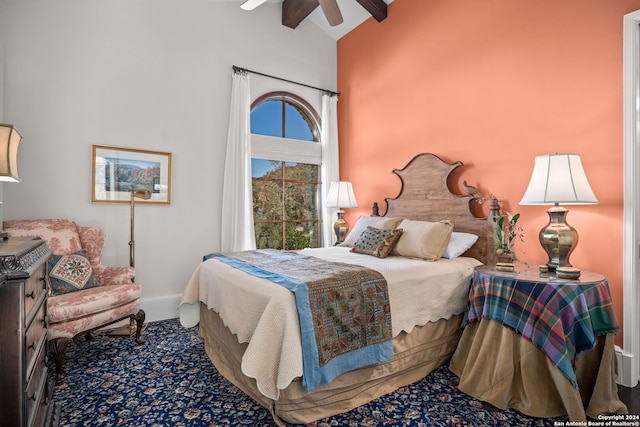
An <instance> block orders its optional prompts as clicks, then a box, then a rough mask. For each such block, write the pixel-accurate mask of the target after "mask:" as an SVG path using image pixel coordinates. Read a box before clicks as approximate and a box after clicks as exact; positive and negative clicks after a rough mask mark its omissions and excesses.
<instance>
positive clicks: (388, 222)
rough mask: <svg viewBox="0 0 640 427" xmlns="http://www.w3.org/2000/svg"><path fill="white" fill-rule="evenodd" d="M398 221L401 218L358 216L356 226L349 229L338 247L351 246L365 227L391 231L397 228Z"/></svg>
mask: <svg viewBox="0 0 640 427" xmlns="http://www.w3.org/2000/svg"><path fill="white" fill-rule="evenodd" d="M400 221H402V218H387V217H384V216H364V215H360V216H359V217H358V221H357V222H356V225H355V226H354V227H353V228H352V229H351V231H350V232H349V234H347V237H346V238H345V239H344V242H342V243H340V244H339V245H338V246H353V245H354V244H355V243H356V242H357V241H358V239H359V238H360V235H361V234H362V233H363V232H364V231H365V230H366V229H367V227H375V228H379V229H381V230H392V229H394V228H397V227H398V224H400Z"/></svg>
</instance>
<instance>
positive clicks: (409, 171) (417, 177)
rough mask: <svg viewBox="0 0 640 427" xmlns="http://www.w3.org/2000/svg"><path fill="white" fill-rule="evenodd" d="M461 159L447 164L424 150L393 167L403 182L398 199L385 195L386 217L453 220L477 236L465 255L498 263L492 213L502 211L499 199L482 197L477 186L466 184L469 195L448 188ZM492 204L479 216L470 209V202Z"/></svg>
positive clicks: (455, 224) (481, 260)
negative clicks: (487, 213) (403, 163)
mask: <svg viewBox="0 0 640 427" xmlns="http://www.w3.org/2000/svg"><path fill="white" fill-rule="evenodd" d="M462 165H463V163H462V162H459V161H458V162H455V163H451V164H449V163H446V162H444V161H443V160H442V159H440V158H439V157H438V156H436V155H435V154H431V153H423V154H418V155H417V156H415V157H414V158H413V159H411V161H409V163H407V165H406V166H405V167H404V168H402V169H394V170H393V173H395V174H396V175H398V177H399V178H400V181H401V182H402V187H401V189H400V194H399V195H398V196H397V197H396V198H393V199H392V198H385V199H384V200H385V202H386V203H387V211H386V212H385V214H384V216H388V217H398V218H409V219H414V220H421V221H440V220H446V219H448V220H451V221H452V222H453V229H454V231H459V232H466V233H472V234H476V235H478V237H479V238H478V241H477V242H476V243H475V244H474V245H473V247H471V248H470V249H469V250H468V251H467V252H465V253H464V256H468V257H473V258H476V259H477V260H479V261H480V262H482V263H485V264H490V263H494V262H495V237H494V223H493V216H494V215H496V214H499V210H500V207H499V205H498V201H497V200H496V199H495V198H493V197H483V196H482V195H481V194H480V192H479V191H478V190H477V189H476V188H475V187H471V186H468V185H466V182H463V186H464V188H465V190H466V191H467V194H463V195H457V194H453V193H452V192H451V191H450V190H449V186H448V184H447V183H448V179H449V174H451V172H452V171H453V170H454V169H456V168H458V167H460V166H462ZM484 201H487V203H491V207H490V209H489V215H488V216H487V217H483V218H479V217H477V216H475V215H474V214H473V213H472V212H471V209H470V204H471V203H482V202H484Z"/></svg>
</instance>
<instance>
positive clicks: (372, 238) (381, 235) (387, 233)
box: [351, 226, 402, 258]
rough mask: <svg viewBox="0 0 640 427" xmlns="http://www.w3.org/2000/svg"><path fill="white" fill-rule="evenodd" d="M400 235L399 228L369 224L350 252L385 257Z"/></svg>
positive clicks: (400, 230)
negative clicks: (387, 228)
mask: <svg viewBox="0 0 640 427" xmlns="http://www.w3.org/2000/svg"><path fill="white" fill-rule="evenodd" d="M401 235H402V229H401V228H394V229H393V230H381V229H379V228H374V227H370V226H369V227H367V228H366V230H365V231H364V232H363V233H362V234H361V235H360V238H359V239H358V240H357V241H356V242H355V243H354V245H353V248H351V252H356V253H359V254H366V255H373V256H376V257H378V258H385V257H386V256H387V255H389V253H391V250H392V249H393V247H394V246H395V245H396V243H397V242H398V239H399V238H400V236H401Z"/></svg>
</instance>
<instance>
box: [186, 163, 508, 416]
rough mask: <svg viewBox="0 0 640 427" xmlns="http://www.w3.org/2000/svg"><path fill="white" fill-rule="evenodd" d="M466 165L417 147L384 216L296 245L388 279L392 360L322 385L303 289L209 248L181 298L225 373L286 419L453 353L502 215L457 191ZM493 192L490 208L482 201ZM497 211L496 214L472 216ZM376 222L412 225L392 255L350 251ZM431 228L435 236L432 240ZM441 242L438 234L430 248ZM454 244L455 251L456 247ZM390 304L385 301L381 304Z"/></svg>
mask: <svg viewBox="0 0 640 427" xmlns="http://www.w3.org/2000/svg"><path fill="white" fill-rule="evenodd" d="M462 165H463V164H462V162H459V161H458V162H454V163H447V162H445V161H443V160H441V159H440V158H439V157H438V156H436V155H434V154H430V153H424V154H419V155H417V156H416V157H414V158H413V159H412V160H411V161H410V162H409V163H408V164H407V165H406V166H405V167H404V168H402V169H395V170H393V173H394V174H395V175H397V176H398V177H399V179H400V180H401V184H402V187H401V191H400V194H399V195H398V196H397V197H395V198H387V199H385V201H386V204H387V210H386V213H385V215H384V216H377V215H375V213H376V210H374V215H372V216H361V217H360V218H358V221H357V223H356V224H355V225H354V227H353V228H352V230H351V233H350V234H349V235H348V236H347V239H346V240H345V242H344V243H343V244H342V245H340V246H337V247H332V248H318V249H307V250H303V251H300V253H299V254H296V257H297V256H300V257H309V261H311V259H313V260H314V261H317V260H321V261H318V262H338V263H345V264H349V265H353V266H357V267H354V268H360V267H364V268H366V269H371V270H374V271H376V272H378V274H380V275H381V276H383V277H384V279H386V282H387V284H388V304H387V306H390V313H388V317H389V318H390V321H389V325H390V332H389V333H390V336H389V338H390V339H389V341H388V342H387V341H384V342H383V343H382V344H381V345H384V346H387V345H388V347H385V348H388V349H390V351H391V353H389V355H388V356H387V357H386V358H383V359H381V360H380V361H378V362H376V363H374V364H372V365H368V366H363V367H356V368H354V369H351V370H348V371H347V372H344V373H338V374H334V376H329V377H328V378H329V380H328V381H325V382H320V383H315V382H312V381H311V380H310V379H309V378H308V377H307V375H308V374H310V373H311V371H310V370H306V371H305V367H306V360H307V359H306V355H305V354H306V350H305V354H303V352H302V348H303V346H304V345H305V344H304V343H303V341H304V340H305V339H306V338H304V337H305V336H306V333H305V332H304V330H305V329H304V325H303V323H304V322H303V320H302V317H300V318H299V313H298V311H297V310H296V298H297V296H296V295H294V293H293V292H290V291H289V290H288V289H286V288H285V287H283V286H280V285H279V284H276V283H273V282H272V281H270V280H268V279H266V278H264V277H256V276H254V275H251V274H247V273H246V272H245V271H243V270H242V269H241V268H238V267H237V266H236V265H234V264H233V262H229V260H228V259H226V256H227V255H228V254H212V255H211V256H209V257H205V260H204V261H203V262H202V263H201V264H200V265H199V266H198V267H197V269H196V271H195V272H194V273H193V275H192V277H191V280H190V281H189V283H188V285H187V287H186V288H185V292H184V294H183V298H182V304H181V310H180V311H181V321H182V322H183V325H185V326H191V325H194V324H195V323H197V322H199V323H200V329H199V330H200V335H201V336H202V338H203V339H204V342H205V349H206V352H207V355H208V356H209V358H210V359H211V361H212V362H213V364H214V365H215V367H216V368H217V369H218V371H219V372H220V373H221V374H222V375H223V376H224V377H225V378H227V379H229V380H230V381H231V382H232V383H233V384H235V385H236V386H237V387H239V388H240V389H241V390H242V391H243V392H245V393H246V394H247V395H249V396H251V397H252V398H253V399H254V400H256V401H257V402H259V403H260V404H261V405H263V406H264V407H266V408H268V409H269V410H270V412H271V414H272V416H273V418H274V420H275V421H276V423H278V424H279V425H282V421H283V420H284V421H287V422H290V423H310V422H313V421H315V420H319V419H322V418H325V417H327V416H331V415H334V414H337V413H342V412H346V411H349V410H351V409H353V408H355V407H357V406H360V405H362V404H364V403H366V402H368V401H371V400H373V399H375V398H377V397H379V396H382V395H383V394H386V393H389V392H391V391H393V390H395V389H397V388H398V387H401V386H403V385H407V384H410V383H413V382H415V381H418V380H420V379H422V378H423V377H424V376H426V375H427V374H428V373H429V372H431V371H432V370H434V369H435V368H437V367H439V366H442V365H443V364H445V363H446V362H447V361H448V360H449V359H450V358H451V355H452V354H453V352H454V350H455V349H456V346H457V344H458V341H459V339H460V324H461V321H462V314H463V312H464V308H465V305H466V297H467V294H468V286H469V280H470V277H471V274H472V272H473V269H474V268H475V267H476V266H477V265H480V264H481V263H488V262H492V261H494V258H493V257H494V256H495V254H494V247H495V246H494V237H493V236H494V234H493V222H492V221H491V218H492V217H493V215H495V214H497V213H498V210H499V208H498V206H497V205H498V204H497V200H495V198H493V197H490V198H485V197H482V196H481V194H480V193H479V192H478V190H477V189H476V188H474V187H470V186H467V185H466V182H463V188H464V191H465V194H454V193H452V192H451V190H450V189H449V184H450V183H449V182H448V181H449V176H450V174H451V172H452V171H453V170H454V169H456V168H458V167H460V166H462ZM485 201H489V203H490V205H491V206H490V208H488V207H487V206H485V207H484V208H483V207H482V206H481V205H482V203H483V202H485ZM489 203H488V204H489ZM487 209H488V211H489V214H488V215H484V216H483V215H482V213H481V214H479V215H477V214H474V213H472V212H482V211H486V210H487ZM442 223H448V224H449V226H450V227H452V231H453V232H451V231H449V233H448V237H442V236H444V235H446V234H447V233H446V232H441V233H440V234H438V236H439V237H438V239H436V238H435V237H433V236H434V234H433V233H435V232H434V231H432V230H434V229H436V228H434V227H437V229H438V230H440V231H442V230H443V229H445V228H443V227H445V226H441V224H442ZM372 224H373V225H372ZM433 224H437V226H434V225H433ZM367 226H371V227H373V230H374V232H375V231H379V230H380V229H383V230H397V229H398V228H402V229H403V230H404V231H403V232H402V235H401V237H400V238H399V240H397V246H396V247H395V248H394V250H393V251H392V252H391V256H388V257H386V258H384V259H381V258H379V257H377V256H371V255H370V254H369V253H366V251H365V253H357V252H353V251H352V248H353V247H354V246H355V247H356V249H359V248H360V246H359V244H360V243H361V242H362V237H363V236H364V235H365V233H364V232H363V230H365V231H367V232H368V231H370V230H369V229H368V228H367ZM425 227H426V228H427V229H428V230H429V233H431V234H430V236H431V237H429V242H431V243H424V242H425V241H426V240H424V239H425V235H423V234H421V232H422V231H424V230H425ZM392 234H393V233H392ZM441 235H442V236H441ZM416 236H419V238H417V237H416ZM471 236H475V237H473V238H472V242H473V241H474V243H472V242H465V243H461V244H460V245H459V239H464V238H465V237H471ZM403 238H404V239H405V240H402V239H403ZM416 238H417V240H415V239H416ZM412 239H413V240H412ZM443 241H444V243H443ZM432 242H437V243H433V245H434V247H433V248H429V250H427V246H429V245H431V244H432ZM417 246H419V247H417ZM454 248H455V252H457V253H451V251H452V250H454ZM416 250H417V251H418V252H415V251H416ZM420 251H423V252H424V253H423V252H420ZM434 251H435V252H434ZM251 255H252V254H251ZM229 256H230V257H231V256H232V255H230V254H229ZM233 256H235V255H233ZM239 256H240V255H239ZM242 256H244V255H242ZM247 256H249V255H247ZM234 259H235V258H234ZM297 260H298V258H296V261H297ZM425 269H427V271H425ZM424 277H429V279H428V280H427V279H424ZM380 311H385V310H384V309H381V310H378V311H376V312H380ZM301 329H302V330H303V332H302V334H301V332H300V330H301ZM382 329H384V328H382ZM301 335H302V336H303V338H301ZM320 347H321V346H320V345H318V348H320ZM305 349H306V347H305ZM303 359H304V360H305V363H304V364H303V363H302V361H303ZM303 365H304V367H303ZM303 372H307V374H303Z"/></svg>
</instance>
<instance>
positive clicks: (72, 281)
mask: <svg viewBox="0 0 640 427" xmlns="http://www.w3.org/2000/svg"><path fill="white" fill-rule="evenodd" d="M47 264H48V267H49V275H48V277H49V289H50V291H51V295H62V294H66V293H69V292H74V291H79V290H81V289H89V288H95V287H97V286H100V284H99V283H98V282H97V281H96V280H95V277H94V276H93V270H92V268H91V264H90V263H89V259H88V258H87V251H85V250H84V249H82V250H80V251H78V252H75V253H73V254H69V255H51V256H50V257H49V259H48V260H47Z"/></svg>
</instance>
